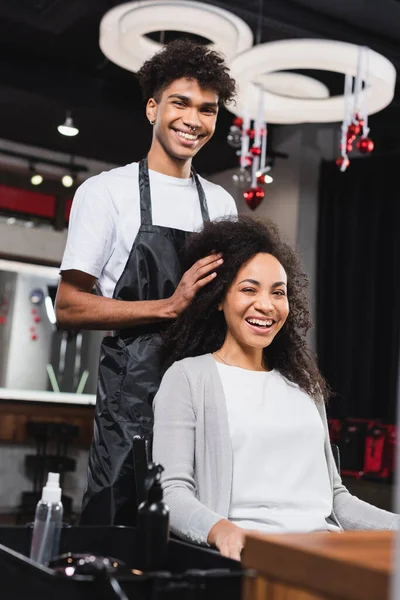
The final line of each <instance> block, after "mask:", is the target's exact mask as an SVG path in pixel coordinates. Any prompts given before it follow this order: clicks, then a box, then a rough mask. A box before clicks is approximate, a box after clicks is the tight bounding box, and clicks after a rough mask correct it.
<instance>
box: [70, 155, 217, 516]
mask: <svg viewBox="0 0 400 600" xmlns="http://www.w3.org/2000/svg"><path fill="white" fill-rule="evenodd" d="M193 176H194V179H195V182H196V187H197V192H198V194H199V200H200V207H201V214H202V218H203V221H208V220H209V215H208V210H207V202H206V197H205V194H204V190H203V188H202V186H201V183H200V181H199V178H198V177H197V175H196V173H195V172H194V171H193ZM139 190H140V214H141V226H140V229H139V231H138V234H137V236H136V239H135V241H134V243H133V246H132V249H131V252H130V254H129V258H128V260H127V263H126V265H125V269H124V272H123V273H122V275H121V277H120V279H119V281H118V283H117V285H116V287H115V290H114V295H113V298H116V299H117V300H128V301H132V302H134V301H140V300H160V299H163V298H169V297H171V296H172V294H173V293H174V291H175V289H176V287H177V285H178V283H179V281H180V279H181V276H182V269H181V264H180V252H181V250H182V248H183V245H184V243H185V240H186V238H187V237H188V235H190V233H189V232H187V231H181V230H178V229H171V228H169V227H160V226H157V225H153V219H152V208H151V196H150V182H149V171H148V164H147V158H146V159H144V160H142V161H141V162H140V163H139ZM165 202H168V198H165ZM163 326H165V324H162V323H157V324H150V325H143V326H137V327H132V328H131V329H124V330H120V331H119V332H117V335H116V336H115V337H111V336H110V337H106V338H104V340H103V342H102V346H101V352H100V366H99V380H98V389H97V401H96V410H95V422H94V434H93V441H92V445H91V448H90V453H89V466H88V483H87V489H86V491H85V495H84V499H83V507H82V515H81V520H80V522H81V524H82V525H132V524H134V519H135V514H136V511H135V506H136V491H135V484H134V473H133V451H132V439H133V437H134V436H135V435H143V434H145V433H148V432H151V431H152V428H153V411H152V406H151V405H152V401H153V398H154V395H155V394H156V392H157V390H158V387H159V385H160V380H161V365H160V362H159V356H158V354H159V348H160V337H159V333H160V331H161V330H162V328H163Z"/></svg>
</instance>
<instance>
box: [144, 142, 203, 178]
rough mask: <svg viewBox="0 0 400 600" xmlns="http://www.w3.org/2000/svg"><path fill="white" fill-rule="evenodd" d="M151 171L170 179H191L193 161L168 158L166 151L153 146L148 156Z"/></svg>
mask: <svg viewBox="0 0 400 600" xmlns="http://www.w3.org/2000/svg"><path fill="white" fill-rule="evenodd" d="M147 158H148V164H149V169H151V170H152V171H157V172H158V173H162V174H163V175H169V176H170V177H179V178H181V179H189V177H190V172H191V168H192V161H191V160H179V159H176V158H175V159H174V158H172V157H171V156H168V154H166V152H164V150H162V149H161V148H157V147H155V146H154V144H152V146H151V148H150V150H149V153H148V155H147Z"/></svg>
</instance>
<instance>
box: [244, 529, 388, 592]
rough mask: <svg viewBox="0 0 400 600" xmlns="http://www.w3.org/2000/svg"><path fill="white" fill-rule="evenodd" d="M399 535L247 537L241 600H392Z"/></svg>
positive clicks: (382, 532)
mask: <svg viewBox="0 0 400 600" xmlns="http://www.w3.org/2000/svg"><path fill="white" fill-rule="evenodd" d="M394 540H395V533H394V532H389V531H360V532H345V533H325V532H321V533H311V534H285V535H262V534H251V535H249V536H248V537H246V544H245V548H244V551H243V559H242V560H243V564H244V566H245V567H246V568H250V569H254V570H255V572H256V575H255V577H254V578H252V577H247V578H246V580H245V584H244V590H243V600H389V598H390V577H391V573H392V563H393V562H394V552H392V546H393V545H394Z"/></svg>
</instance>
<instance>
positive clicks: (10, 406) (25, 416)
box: [0, 400, 94, 448]
mask: <svg viewBox="0 0 400 600" xmlns="http://www.w3.org/2000/svg"><path fill="white" fill-rule="evenodd" d="M93 419H94V406H92V405H87V404H86V405H84V404H64V403H61V404H57V403H54V404H53V403H49V402H34V401H17V400H0V442H3V443H7V444H25V443H28V442H30V443H32V439H30V438H28V437H27V434H26V424H27V423H28V421H50V422H56V423H60V422H62V421H63V422H66V423H71V424H72V425H77V426H78V427H79V437H78V438H76V439H75V440H74V441H73V444H72V445H75V446H79V447H81V448H89V446H90V442H91V440H92V435H93Z"/></svg>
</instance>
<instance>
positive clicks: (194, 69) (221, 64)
mask: <svg viewBox="0 0 400 600" xmlns="http://www.w3.org/2000/svg"><path fill="white" fill-rule="evenodd" d="M138 76H139V83H140V86H141V88H142V90H143V97H144V99H145V100H148V99H149V98H155V99H156V100H158V99H159V96H160V94H161V92H162V91H163V90H164V89H165V88H166V87H168V86H169V85H170V83H172V82H173V81H175V80H176V79H181V78H182V77H187V78H189V79H196V80H197V81H198V83H199V86H200V87H201V88H203V89H207V88H209V89H212V90H214V91H215V92H216V93H217V94H218V98H219V103H220V104H226V103H229V102H232V100H233V98H234V96H235V95H236V83H235V80H234V79H232V77H230V75H229V69H228V67H227V65H226V64H225V60H224V58H223V57H222V56H221V55H220V54H218V52H215V51H214V50H210V49H209V48H208V47H207V46H203V45H200V44H195V43H194V42H191V41H190V40H187V39H178V40H174V41H173V42H170V43H169V44H167V45H165V46H164V47H163V48H162V50H160V51H159V52H157V54H155V55H154V56H153V57H152V58H150V59H149V60H147V61H146V62H145V63H144V64H143V66H142V67H141V69H140V70H139V72H138Z"/></svg>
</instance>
